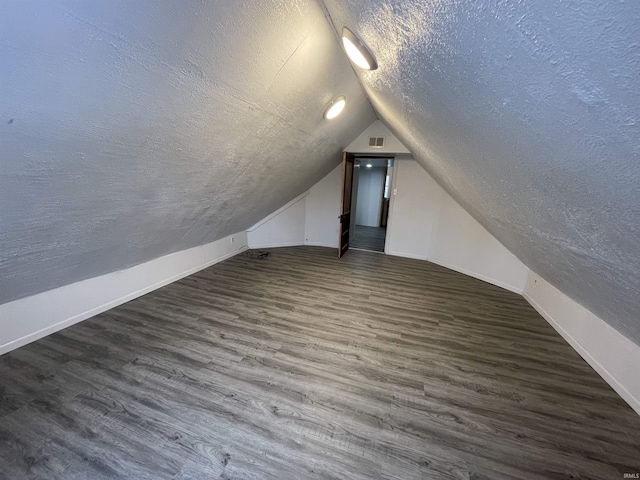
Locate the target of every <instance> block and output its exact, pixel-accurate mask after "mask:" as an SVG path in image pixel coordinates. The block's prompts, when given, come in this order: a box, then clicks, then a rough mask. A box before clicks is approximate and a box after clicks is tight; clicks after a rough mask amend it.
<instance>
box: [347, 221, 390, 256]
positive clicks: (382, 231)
mask: <svg viewBox="0 0 640 480" xmlns="http://www.w3.org/2000/svg"><path fill="white" fill-rule="evenodd" d="M354 230H355V235H354V237H353V240H351V241H350V242H349V245H350V246H351V247H353V248H357V249H361V250H370V251H372V252H384V240H385V237H386V234H387V229H386V228H383V227H366V226H364V225H356V226H355V228H354Z"/></svg>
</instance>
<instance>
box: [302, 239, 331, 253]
mask: <svg viewBox="0 0 640 480" xmlns="http://www.w3.org/2000/svg"><path fill="white" fill-rule="evenodd" d="M304 245H308V246H310V247H327V248H335V249H337V248H338V245H336V244H328V243H324V242H309V241H306V242H304ZM336 255H337V253H336Z"/></svg>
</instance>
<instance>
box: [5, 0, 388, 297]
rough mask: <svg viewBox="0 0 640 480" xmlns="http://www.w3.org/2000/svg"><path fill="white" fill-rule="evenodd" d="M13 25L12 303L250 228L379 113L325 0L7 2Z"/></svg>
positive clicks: (8, 73) (9, 38)
mask: <svg viewBox="0 0 640 480" xmlns="http://www.w3.org/2000/svg"><path fill="white" fill-rule="evenodd" d="M0 35H1V39H0V49H1V59H2V60H1V62H0V63H1V67H0V84H1V85H2V92H1V93H0V115H1V117H0V146H1V153H0V154H1V165H0V168H1V171H0V217H1V219H0V303H3V302H6V301H9V300H13V299H16V298H19V297H23V296H27V295H30V294H34V293H38V292H41V291H44V290H48V289H51V288H54V287H58V286H61V285H65V284H68V283H72V282H75V281H78V280H82V279H85V278H89V277H93V276H96V275H99V274H103V273H107V272H111V271H115V270H118V269H122V268H125V267H128V266H132V265H135V264H138V263H142V262H144V261H147V260H150V259H153V258H156V257H159V256H161V255H165V254H168V253H170V252H174V251H179V250H183V249H185V248H188V247H193V246H196V245H201V244H204V243H207V242H211V241H214V240H216V239H218V238H221V237H224V236H226V235H229V234H231V233H235V232H238V231H242V230H245V229H246V228H248V227H250V226H251V225H253V224H254V223H256V222H257V221H258V220H260V219H261V218H263V217H265V216H266V215H268V214H269V213H271V212H272V211H274V210H276V209H277V208H279V207H280V206H281V205H283V204H284V203H286V202H287V201H289V200H291V198H293V197H295V196H296V195H298V194H300V193H301V192H303V191H304V190H306V189H307V188H309V187H310V186H311V185H313V184H314V183H315V182H316V181H317V180H318V179H320V178H322V177H323V176H324V175H326V174H327V173H328V172H329V171H330V170H331V169H333V168H334V167H335V166H336V165H337V164H338V163H339V162H340V161H341V158H342V153H341V152H342V149H343V148H344V147H345V146H346V145H348V143H349V142H350V141H351V140H353V138H354V137H356V136H357V135H358V134H359V133H360V132H361V131H362V130H364V129H365V128H366V127H367V126H368V125H369V124H370V123H372V122H373V121H374V120H375V118H376V117H375V114H374V112H373V110H372V109H371V106H370V104H369V101H368V100H367V98H366V96H365V94H364V92H363V91H362V88H361V86H360V84H359V82H358V79H357V77H356V76H355V73H354V72H353V70H352V68H351V66H350V64H349V62H348V60H347V59H346V58H345V56H344V55H343V53H342V50H341V47H340V44H339V42H338V40H337V38H336V36H335V33H334V32H333V30H332V27H331V25H330V24H329V23H328V22H327V21H326V18H325V16H324V13H323V11H322V9H321V6H320V5H319V4H318V3H317V2H316V1H315V0H307V1H286V2H284V1H265V0H261V1H251V2H248V1H244V2H241V1H233V2H182V1H175V0H166V1H158V0H149V1H143V0H140V1H138V0H136V1H131V0H108V1H99V2H93V1H92V2H87V1H84V0H78V1H53V2H52V1H50V0H45V1H41V2H2V6H1V7H0ZM337 95H345V96H346V97H347V99H348V104H347V107H346V110H345V114H343V115H342V116H341V117H339V118H336V119H334V120H332V121H330V122H329V121H326V120H324V119H323V117H322V115H323V112H324V109H325V107H326V106H327V104H328V103H329V102H330V101H331V100H332V99H333V98H334V97H335V96H337Z"/></svg>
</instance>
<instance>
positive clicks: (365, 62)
mask: <svg viewBox="0 0 640 480" xmlns="http://www.w3.org/2000/svg"><path fill="white" fill-rule="evenodd" d="M342 45H344V50H345V52H347V56H348V57H349V58H350V59H351V61H352V62H353V63H355V64H356V65H358V66H359V67H360V68H364V69H366V70H375V69H376V68H378V62H376V59H375V58H373V55H372V53H371V52H370V51H369V49H368V48H367V46H366V45H365V44H364V42H362V40H360V39H359V38H358V37H356V35H355V34H354V33H353V32H352V31H351V30H349V29H348V28H347V27H343V28H342Z"/></svg>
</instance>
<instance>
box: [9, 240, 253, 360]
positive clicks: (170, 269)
mask: <svg viewBox="0 0 640 480" xmlns="http://www.w3.org/2000/svg"><path fill="white" fill-rule="evenodd" d="M246 248H247V234H246V233H245V232H239V233H236V234H234V235H230V236H228V237H225V238H221V239H220V240H216V241H215V242H212V243H208V244H206V245H201V246H199V247H194V248H189V249H187V250H182V251H180V252H176V253H171V254H169V255H165V256H164V257H160V258H156V259H155V260H151V261H149V262H146V263H142V264H140V265H136V266H135V267H131V268H127V269H125V270H119V271H117V272H113V273H108V274H106V275H101V276H98V277H93V278H90V279H88V280H82V281H80V282H76V283H72V284H70V285H65V286H64V287H60V288H56V289H54V290H49V291H47V292H43V293H39V294H37V295H32V296H30V297H25V298H21V299H19V300H15V301H13V302H9V303H4V304H2V305H0V355H2V354H4V353H7V352H9V351H11V350H14V349H16V348H18V347H21V346H22V345H26V344H27V343H30V342H33V341H35V340H38V339H39V338H42V337H45V336H47V335H50V334H52V333H55V332H57V331H58V330H62V329H63V328H66V327H69V326H71V325H73V324H75V323H78V322H80V321H82V320H86V319H87V318H90V317H93V316H94V315H97V314H99V313H102V312H104V311H106V310H109V309H111V308H114V307H117V306H118V305H121V304H123V303H125V302H128V301H129V300H133V299H134V298H137V297H140V296H142V295H144V294H146V293H149V292H151V291H153V290H156V289H158V288H160V287H162V286H164V285H167V284H169V283H171V282H175V281H176V280H179V279H181V278H183V277H186V276H187V275H191V274H193V273H195V272H197V271H199V270H202V269H203V268H207V267H209V266H211V265H214V264H216V263H218V262H221V261H222V260H224V259H226V258H229V257H232V256H234V255H236V254H237V253H239V252H241V251H243V250H246Z"/></svg>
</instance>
